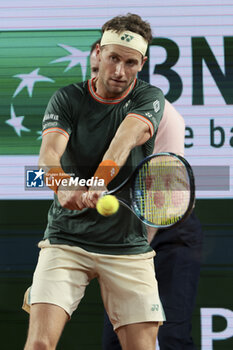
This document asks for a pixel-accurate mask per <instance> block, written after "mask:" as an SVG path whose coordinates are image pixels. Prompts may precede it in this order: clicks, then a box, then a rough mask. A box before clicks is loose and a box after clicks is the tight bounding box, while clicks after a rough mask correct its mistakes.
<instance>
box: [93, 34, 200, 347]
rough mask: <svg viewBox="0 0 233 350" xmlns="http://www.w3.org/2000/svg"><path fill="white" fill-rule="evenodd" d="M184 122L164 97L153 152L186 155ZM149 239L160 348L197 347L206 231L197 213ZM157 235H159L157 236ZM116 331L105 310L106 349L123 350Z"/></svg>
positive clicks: (95, 70) (151, 231) (95, 60)
mask: <svg viewBox="0 0 233 350" xmlns="http://www.w3.org/2000/svg"><path fill="white" fill-rule="evenodd" d="M98 42H99V41H98V40H97V41H96V42H95V43H94V44H93V45H92V47H91V52H90V65H91V77H92V78H94V77H96V76H97V75H98V70H99V62H98V58H97V55H96V44H98ZM184 137H185V123H184V119H183V118H182V116H181V115H180V114H179V113H178V111H177V110H176V109H175V108H174V107H173V106H172V105H171V104H170V103H169V102H168V101H167V100H165V106H164V113H163V117H162V120H161V122H160V124H159V127H158V132H157V135H156V139H155V144H154V151H153V153H159V152H173V153H176V154H179V155H181V156H184ZM147 230H148V241H149V242H150V244H151V247H152V248H153V249H154V250H155V251H156V256H155V258H154V263H155V270H156V278H157V281H158V287H159V293H160V298H161V300H162V304H163V307H164V311H165V314H166V322H164V324H163V325H162V326H161V327H160V328H159V333H158V341H159V346H160V350H183V349H184V350H194V349H196V347H195V345H194V342H193V339H192V335H191V330H192V313H193V309H194V306H195V299H196V295H197V287H198V281H199V275H200V265H201V252H202V241H203V233H202V229H201V225H200V222H199V220H198V218H197V217H196V215H195V213H194V212H192V214H191V215H190V216H189V217H188V218H187V219H186V221H185V222H182V223H180V224H179V225H178V226H177V227H175V228H168V229H166V230H164V229H160V230H159V231H158V232H157V231H156V230H155V229H153V228H151V227H148V228H147ZM155 234H156V235H155ZM121 349H122V348H121V345H120V343H119V340H118V337H117V334H116V333H115V332H114V330H113V327H112V324H111V322H110V320H109V318H108V315H107V313H106V311H105V314H104V328H103V350H121Z"/></svg>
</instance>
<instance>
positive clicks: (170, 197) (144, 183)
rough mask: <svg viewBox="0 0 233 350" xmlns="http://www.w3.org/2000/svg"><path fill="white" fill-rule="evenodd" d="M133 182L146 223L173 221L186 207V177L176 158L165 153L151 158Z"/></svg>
mask: <svg viewBox="0 0 233 350" xmlns="http://www.w3.org/2000/svg"><path fill="white" fill-rule="evenodd" d="M135 185H136V186H135V189H136V193H137V196H136V202H137V205H138V206H139V208H140V209H139V210H140V212H141V215H142V216H143V217H144V218H145V219H146V221H148V222H151V223H153V224H155V225H159V226H160V225H161V226H164V225H170V224H173V223H175V222H177V221H179V219H180V218H181V217H182V216H183V215H184V213H185V212H186V210H187V208H188V205H189V201H190V184H189V177H188V174H187V171H186V168H185V166H184V165H183V163H182V162H181V161H180V160H179V159H176V158H174V157H171V156H167V155H165V156H160V157H155V158H151V159H150V161H148V162H147V163H145V164H144V165H143V167H142V168H141V169H140V170H139V173H138V177H137V180H136V181H135Z"/></svg>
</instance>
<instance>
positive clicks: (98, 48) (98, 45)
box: [96, 44, 100, 56]
mask: <svg viewBox="0 0 233 350" xmlns="http://www.w3.org/2000/svg"><path fill="white" fill-rule="evenodd" d="M99 54H100V44H96V56H99Z"/></svg>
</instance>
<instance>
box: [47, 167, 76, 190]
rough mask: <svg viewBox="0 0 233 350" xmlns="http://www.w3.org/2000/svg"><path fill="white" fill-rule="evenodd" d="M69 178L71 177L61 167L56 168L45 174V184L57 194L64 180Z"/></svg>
mask: <svg viewBox="0 0 233 350" xmlns="http://www.w3.org/2000/svg"><path fill="white" fill-rule="evenodd" d="M69 178H70V176H69V175H68V174H66V173H65V172H64V170H63V169H62V168H61V167H55V168H51V169H49V171H48V172H47V173H46V174H45V183H46V184H47V186H48V187H49V188H50V189H51V190H53V191H54V192H55V193H56V194H57V191H58V187H59V186H60V185H61V183H62V180H63V179H69Z"/></svg>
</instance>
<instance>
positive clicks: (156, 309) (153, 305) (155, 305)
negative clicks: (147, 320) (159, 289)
mask: <svg viewBox="0 0 233 350" xmlns="http://www.w3.org/2000/svg"><path fill="white" fill-rule="evenodd" d="M158 310H159V304H152V307H151V311H158Z"/></svg>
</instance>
